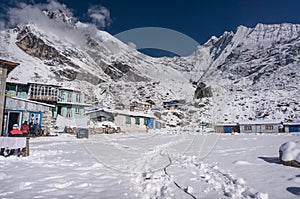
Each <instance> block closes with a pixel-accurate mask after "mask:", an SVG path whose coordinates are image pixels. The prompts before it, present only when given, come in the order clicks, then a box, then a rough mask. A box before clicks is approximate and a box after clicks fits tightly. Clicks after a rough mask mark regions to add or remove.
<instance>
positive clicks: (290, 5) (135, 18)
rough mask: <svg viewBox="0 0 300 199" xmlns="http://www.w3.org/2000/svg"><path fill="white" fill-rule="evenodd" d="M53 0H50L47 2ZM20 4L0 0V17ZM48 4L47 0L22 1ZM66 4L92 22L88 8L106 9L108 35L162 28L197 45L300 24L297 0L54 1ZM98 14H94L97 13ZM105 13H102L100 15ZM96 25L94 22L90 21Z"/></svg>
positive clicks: (101, 26)
mask: <svg viewBox="0 0 300 199" xmlns="http://www.w3.org/2000/svg"><path fill="white" fill-rule="evenodd" d="M49 1H53V0H48V3H49ZM16 2H20V1H17V0H0V17H2V20H3V16H4V15H5V12H6V11H7V7H12V6H14V5H15V4H16ZM23 2H26V3H34V4H38V3H47V0H25V1H23ZM57 2H59V3H60V4H65V5H66V7H67V8H68V9H70V10H71V12H72V13H73V15H74V16H75V17H77V18H78V19H79V20H81V21H85V22H91V21H92V18H91V17H89V16H90V14H91V13H90V12H88V10H89V9H91V8H94V10H95V9H97V8H98V9H100V8H105V9H106V11H108V13H107V12H105V14H108V15H109V16H106V17H108V18H109V19H107V18H106V19H107V20H105V21H102V25H101V24H100V26H98V27H99V28H101V29H104V30H106V31H108V32H109V33H111V34H112V35H114V34H117V33H119V32H122V31H125V30H129V29H133V28H139V27H162V28H169V29H173V30H176V31H179V32H181V33H183V34H186V35H188V36H189V37H192V38H193V39H194V40H196V41H197V42H199V43H200V44H203V43H205V42H206V41H207V40H208V39H209V38H210V37H211V36H213V35H214V36H217V37H218V36H220V35H222V34H223V32H224V31H235V29H236V28H237V27H238V26H239V25H244V26H247V27H253V26H255V25H256V24H257V23H266V24H274V23H283V22H288V23H298V24H300V11H299V10H300V1H299V0H285V1H283V0H185V1H183V0H172V1H168V0H165V1H163V0H151V1H149V0H145V1H142V0H135V1H134V0H126V1H122V0H82V1H74V0H57ZM96 13H97V12H96ZM100 13H102V14H103V13H104V12H100ZM93 22H95V23H97V22H96V21H93ZM98 25H99V24H98Z"/></svg>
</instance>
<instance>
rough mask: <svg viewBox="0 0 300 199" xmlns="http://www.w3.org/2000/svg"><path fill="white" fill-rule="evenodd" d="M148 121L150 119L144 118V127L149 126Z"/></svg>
mask: <svg viewBox="0 0 300 199" xmlns="http://www.w3.org/2000/svg"><path fill="white" fill-rule="evenodd" d="M147 120H148V118H144V125H145V126H147Z"/></svg>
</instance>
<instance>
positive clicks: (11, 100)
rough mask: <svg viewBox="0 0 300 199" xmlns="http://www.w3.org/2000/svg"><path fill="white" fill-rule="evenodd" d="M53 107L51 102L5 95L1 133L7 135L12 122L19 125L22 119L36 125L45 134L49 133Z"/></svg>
mask: <svg viewBox="0 0 300 199" xmlns="http://www.w3.org/2000/svg"><path fill="white" fill-rule="evenodd" d="M54 107H55V106H54V105H51V104H46V103H42V102H37V101H33V100H28V99H24V98H17V97H10V96H6V100H5V110H4V124H5V126H4V133H3V134H4V135H8V132H10V130H12V127H13V125H14V124H18V125H19V126H21V125H22V123H23V122H24V121H27V123H28V124H29V123H31V122H32V123H33V124H36V125H38V126H39V128H40V129H43V130H44V133H45V134H47V133H49V132H50V127H51V119H52V109H53V108H54Z"/></svg>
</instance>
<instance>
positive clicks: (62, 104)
mask: <svg viewBox="0 0 300 199" xmlns="http://www.w3.org/2000/svg"><path fill="white" fill-rule="evenodd" d="M84 101H85V98H84V94H83V93H82V92H81V91H79V90H76V89H70V88H59V95H58V100H57V104H56V109H55V111H54V117H56V116H57V114H59V115H61V116H63V117H67V118H76V119H77V118H82V117H84V113H85V107H88V106H90V105H89V104H86V103H85V102H84Z"/></svg>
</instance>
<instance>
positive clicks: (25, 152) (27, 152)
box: [23, 137, 30, 157]
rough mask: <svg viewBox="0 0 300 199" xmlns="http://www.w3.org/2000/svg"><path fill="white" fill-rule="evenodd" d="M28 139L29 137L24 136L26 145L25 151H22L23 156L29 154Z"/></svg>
mask: <svg viewBox="0 0 300 199" xmlns="http://www.w3.org/2000/svg"><path fill="white" fill-rule="evenodd" d="M29 139H30V137H26V147H25V151H23V157H26V156H29Z"/></svg>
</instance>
